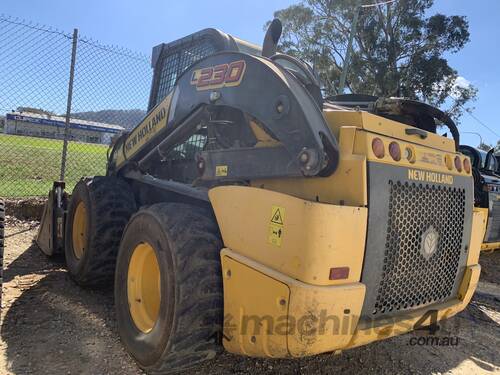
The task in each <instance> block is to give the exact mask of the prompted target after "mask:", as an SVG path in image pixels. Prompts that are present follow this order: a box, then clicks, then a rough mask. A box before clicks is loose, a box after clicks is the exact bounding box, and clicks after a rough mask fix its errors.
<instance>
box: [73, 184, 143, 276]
mask: <svg viewBox="0 0 500 375" xmlns="http://www.w3.org/2000/svg"><path fill="white" fill-rule="evenodd" d="M135 211H136V204H135V200H134V195H133V193H132V191H131V189H130V187H129V185H128V184H127V183H126V182H125V181H124V180H122V179H120V178H116V177H104V176H96V177H92V178H84V179H82V180H80V181H79V182H78V183H77V184H76V186H75V188H74V189H73V194H72V195H71V201H70V203H69V206H68V216H67V219H66V233H65V246H64V248H65V249H64V252H65V256H66V265H67V267H68V271H69V274H70V275H71V277H72V278H73V279H74V280H75V281H76V283H77V284H79V285H81V286H103V285H110V284H112V281H113V278H114V271H115V265H116V256H117V254H118V248H119V246H120V239H121V236H122V234H123V229H124V228H125V226H126V225H127V222H128V220H129V218H130V216H131V215H132V214H133V213H134V212H135Z"/></svg>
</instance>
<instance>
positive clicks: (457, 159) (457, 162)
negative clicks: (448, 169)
mask: <svg viewBox="0 0 500 375" xmlns="http://www.w3.org/2000/svg"><path fill="white" fill-rule="evenodd" d="M455 168H457V171H459V172H462V160H460V157H459V156H455Z"/></svg>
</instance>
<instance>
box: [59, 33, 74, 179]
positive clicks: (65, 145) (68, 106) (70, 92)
mask: <svg viewBox="0 0 500 375" xmlns="http://www.w3.org/2000/svg"><path fill="white" fill-rule="evenodd" d="M77 43H78V29H74V30H73V48H72V49H71V66H70V68H69V83H68V99H67V102H66V123H65V126H64V141H63V150H62V158H61V175H60V178H59V180H60V181H64V174H65V172H66V155H67V153H68V136H69V121H70V116H71V100H72V99H73V79H74V77H75V62H76V46H77Z"/></svg>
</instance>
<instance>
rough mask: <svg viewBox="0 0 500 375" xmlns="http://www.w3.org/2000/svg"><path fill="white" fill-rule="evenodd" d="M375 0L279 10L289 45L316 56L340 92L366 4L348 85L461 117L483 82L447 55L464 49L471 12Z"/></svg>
mask: <svg viewBox="0 0 500 375" xmlns="http://www.w3.org/2000/svg"><path fill="white" fill-rule="evenodd" d="M374 2H375V1H373V0H357V1H355V0H303V1H302V2H301V3H299V4H297V5H292V6H290V7H288V8H286V9H282V10H278V11H276V12H275V13H274V16H275V17H277V18H279V19H280V20H281V21H282V23H283V36H282V39H281V42H280V48H281V50H282V51H283V52H285V53H288V54H291V55H294V56H297V57H299V58H301V59H303V60H306V61H309V62H310V63H312V64H313V65H314V66H315V68H316V69H317V71H318V72H319V74H320V78H321V81H322V83H323V85H324V87H323V89H324V91H325V93H326V94H327V95H331V94H335V93H337V92H336V88H337V87H338V83H339V78H340V74H341V71H342V67H343V65H344V57H345V52H346V50H347V45H348V39H349V33H350V30H351V26H352V20H353V18H354V12H356V11H359V12H360V13H359V21H358V24H357V32H356V33H355V35H354V39H353V50H352V55H351V61H350V64H349V70H348V74H347V81H346V85H347V88H348V90H350V91H351V92H353V93H359V94H361V93H363V94H370V95H377V96H404V97H408V98H411V99H416V100H421V101H425V102H427V103H429V104H432V105H435V106H437V107H443V106H446V107H447V111H448V113H449V114H450V115H451V116H452V117H454V118H455V119H456V120H457V119H458V118H459V117H460V115H461V114H462V111H463V109H464V105H465V104H466V103H467V102H469V101H470V100H472V99H474V98H475V96H476V94H477V90H476V88H475V87H473V86H472V85H471V84H470V83H469V82H468V81H467V80H465V79H464V78H463V77H460V76H459V75H458V72H457V71H456V70H455V69H453V68H452V67H451V66H450V65H449V64H448V61H447V60H446V58H445V57H444V55H445V54H446V53H456V52H458V51H460V50H461V49H462V48H463V47H464V45H465V44H466V43H467V42H468V41H469V31H468V27H469V26H468V22H467V19H466V18H465V17H464V16H445V15H443V14H434V15H431V16H428V15H427V13H428V12H429V8H431V6H432V5H433V0H396V1H394V2H390V3H383V4H381V5H376V6H371V5H373V3H374ZM356 4H359V5H360V6H359V7H358V6H357V5H356ZM367 6H368V7H367Z"/></svg>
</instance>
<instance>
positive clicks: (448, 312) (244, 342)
mask: <svg viewBox="0 0 500 375" xmlns="http://www.w3.org/2000/svg"><path fill="white" fill-rule="evenodd" d="M221 259H222V268H223V275H224V315H225V316H224V339H223V344H224V347H225V348H226V350H228V351H229V352H231V353H236V354H243V355H248V356H253V357H274V358H284V357H303V356H309V355H314V354H319V353H325V352H332V351H336V350H344V349H348V348H352V347H356V346H360V345H365V344H368V343H370V342H373V341H378V340H381V339H385V338H388V337H392V336H396V335H400V334H404V333H406V332H409V331H412V330H413V329H414V327H415V325H416V324H417V323H419V324H420V325H421V326H424V325H426V324H429V323H428V322H430V320H429V319H427V321H426V322H422V321H424V320H425V317H426V316H429V314H430V313H432V314H434V316H435V317H436V319H437V320H438V321H439V320H443V319H447V318H449V317H451V316H453V315H455V314H457V313H458V312H460V311H462V310H463V309H464V308H465V307H466V306H467V304H468V303H469V301H470V299H471V298H472V295H473V293H474V291H475V289H476V286H477V282H478V279H479V274H480V270H481V267H480V266H479V265H478V264H476V265H471V266H467V267H466V269H465V272H464V277H463V279H462V282H461V285H460V289H459V293H458V295H457V297H456V298H455V299H453V300H450V301H447V302H445V303H441V304H436V305H432V306H429V307H426V308H422V309H419V310H415V311H411V312H406V313H404V314H400V315H398V316H397V317H394V318H391V320H383V321H382V320H373V321H362V322H361V321H360V316H361V310H362V306H363V302H364V298H365V290H366V288H365V285H363V284H362V283H359V282H358V283H349V284H344V285H334V286H313V285H309V284H305V283H303V282H300V281H298V280H295V279H292V278H290V277H288V276H286V275H284V274H281V273H279V272H276V271H274V270H272V269H269V268H267V267H265V266H263V265H261V264H259V263H256V262H254V261H252V260H250V259H248V258H246V257H244V256H242V255H239V254H237V253H235V252H234V251H232V250H230V249H224V250H222V252H221Z"/></svg>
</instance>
